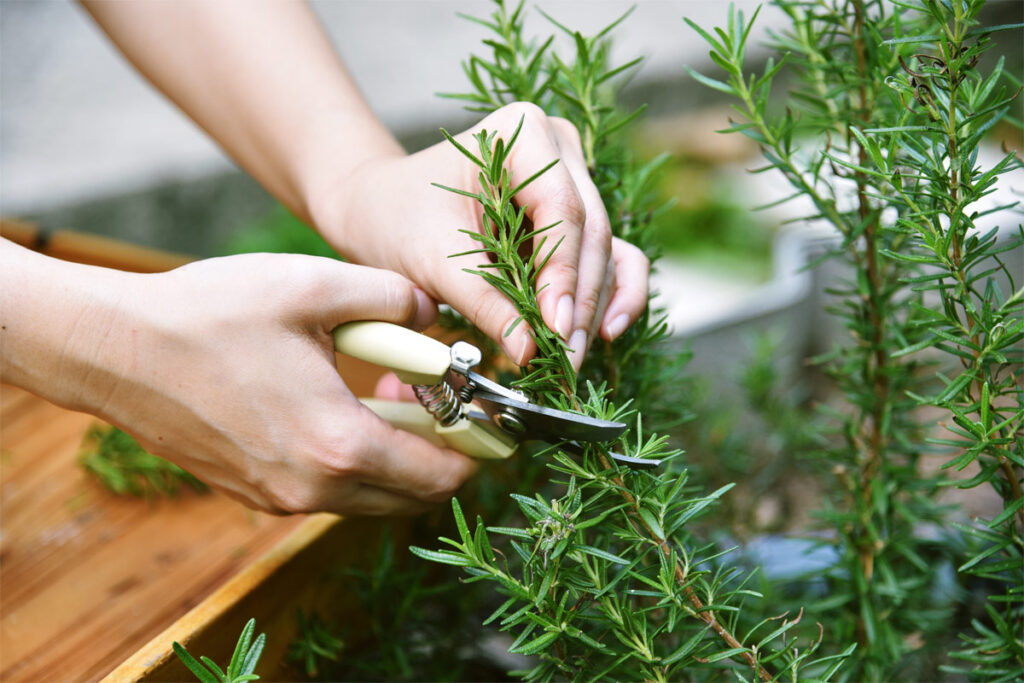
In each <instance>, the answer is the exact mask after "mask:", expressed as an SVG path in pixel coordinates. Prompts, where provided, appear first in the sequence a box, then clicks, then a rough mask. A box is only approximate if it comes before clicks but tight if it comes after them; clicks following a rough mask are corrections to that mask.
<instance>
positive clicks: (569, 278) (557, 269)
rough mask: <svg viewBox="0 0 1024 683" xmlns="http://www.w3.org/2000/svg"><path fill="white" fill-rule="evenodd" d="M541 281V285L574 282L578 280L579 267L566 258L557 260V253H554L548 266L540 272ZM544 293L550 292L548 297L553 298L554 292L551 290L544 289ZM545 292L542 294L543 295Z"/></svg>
mask: <svg viewBox="0 0 1024 683" xmlns="http://www.w3.org/2000/svg"><path fill="white" fill-rule="evenodd" d="M540 275H541V280H542V283H543V284H547V283H550V282H569V283H572V282H576V280H577V279H578V278H579V265H578V264H577V263H576V262H575V261H572V260H570V259H568V258H562V259H559V258H558V252H557V251H556V252H555V256H554V257H552V259H551V260H550V261H548V264H547V265H546V266H544V270H543V271H541V273H540ZM545 292H550V294H548V296H554V292H552V291H551V288H550V287H549V288H546V289H545ZM545 292H542V294H543V293H545Z"/></svg>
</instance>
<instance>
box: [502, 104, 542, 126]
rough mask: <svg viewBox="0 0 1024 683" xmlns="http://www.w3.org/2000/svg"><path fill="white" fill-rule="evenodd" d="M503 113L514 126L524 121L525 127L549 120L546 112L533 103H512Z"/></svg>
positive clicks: (503, 109)
mask: <svg viewBox="0 0 1024 683" xmlns="http://www.w3.org/2000/svg"><path fill="white" fill-rule="evenodd" d="M502 112H504V113H505V115H506V116H508V117H509V118H510V119H511V123H512V125H517V124H518V123H519V120H520V119H522V120H523V126H524V127H525V126H533V125H536V124H541V123H543V122H545V121H546V120H547V119H548V115H547V114H546V113H545V112H544V110H543V109H541V108H540V107H539V106H537V105H536V104H534V103H532V102H512V103H511V104H507V105H505V107H503V108H502Z"/></svg>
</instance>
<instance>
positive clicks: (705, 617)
mask: <svg viewBox="0 0 1024 683" xmlns="http://www.w3.org/2000/svg"><path fill="white" fill-rule="evenodd" d="M598 458H599V460H600V462H601V465H602V466H603V467H604V468H605V469H606V470H610V469H612V465H611V463H610V462H609V461H608V458H607V456H606V455H605V454H604V453H601V454H599V455H598ZM612 481H613V482H614V483H615V484H616V485H617V486H618V487H619V491H620V493H621V494H622V497H623V498H624V499H625V500H626V502H627V503H629V506H630V509H629V516H630V519H631V521H632V522H633V524H634V528H635V527H636V525H639V526H640V527H642V528H643V529H644V530H645V531H646V532H647V533H646V535H647V536H648V537H649V538H650V539H651V540H653V541H654V542H655V543H656V544H657V545H658V547H659V548H660V549H661V552H662V554H663V555H664V556H665V557H667V558H668V559H669V560H671V559H672V546H671V545H670V544H669V542H668V540H667V539H666V538H664V537H662V536H661V535H660V534H658V533H657V532H655V531H654V530H653V529H652V528H651V527H650V526H649V525H648V524H647V523H646V522H645V521H644V520H643V517H641V515H640V507H639V506H638V505H637V502H636V498H634V497H633V494H631V493H630V492H629V491H627V490H626V488H625V484H624V482H623V481H622V477H620V476H618V475H615V476H613V477H612ZM674 573H675V579H676V583H677V584H679V586H680V588H682V590H683V594H684V595H685V596H686V599H687V600H688V601H689V602H690V605H692V606H693V609H694V615H695V616H696V617H697V618H698V619H700V620H701V621H702V622H704V623H705V624H706V625H707V626H708V627H709V628H711V630H712V631H714V632H715V633H716V634H717V635H718V637H719V638H720V639H721V640H722V642H724V643H725V644H726V645H728V646H729V649H734V648H742V647H743V644H742V643H740V641H739V640H737V639H736V636H734V635H733V634H732V632H730V631H729V629H728V628H726V627H725V626H724V625H723V624H722V623H721V622H720V621H718V618H717V617H716V616H715V613H714V611H712V610H709V609H706V606H705V605H704V602H703V601H702V600H701V599H700V596H698V595H697V594H696V593H695V592H694V590H693V589H692V588H690V586H689V585H687V583H686V571H685V570H684V569H683V567H682V566H681V565H680V564H679V561H678V560H677V561H676V563H675V572H674ZM741 656H742V657H743V659H744V661H746V663H747V664H748V665H749V666H750V668H752V669H753V670H754V671H755V672H756V673H757V675H758V677H759V678H760V679H761V680H763V681H771V680H773V677H772V675H771V673H769V671H768V670H767V669H766V668H764V667H763V666H761V664H760V663H759V662H758V661H757V657H755V656H754V653H752V652H750V651H749V650H748V651H747V652H744V653H743V654H742V655H741Z"/></svg>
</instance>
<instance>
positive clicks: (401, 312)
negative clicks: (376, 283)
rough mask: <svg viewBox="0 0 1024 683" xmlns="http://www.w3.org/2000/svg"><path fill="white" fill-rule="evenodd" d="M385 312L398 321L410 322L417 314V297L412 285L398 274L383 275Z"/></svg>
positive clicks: (386, 272) (386, 273) (384, 273)
mask: <svg viewBox="0 0 1024 683" xmlns="http://www.w3.org/2000/svg"><path fill="white" fill-rule="evenodd" d="M381 275H382V276H383V279H382V281H381V284H382V287H383V290H382V294H383V297H384V311H385V312H386V313H387V314H389V315H390V316H393V317H394V319H396V320H408V319H409V318H411V317H413V316H414V315H415V314H416V296H415V294H413V291H412V284H411V283H410V282H409V281H408V280H406V279H405V278H404V277H402V276H401V275H399V274H397V273H392V272H388V271H384V272H382V273H381Z"/></svg>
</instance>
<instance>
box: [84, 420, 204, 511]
mask: <svg viewBox="0 0 1024 683" xmlns="http://www.w3.org/2000/svg"><path fill="white" fill-rule="evenodd" d="M78 462H79V464H80V465H81V466H82V467H83V468H84V469H85V471H86V472H87V473H89V474H90V475H91V476H92V477H94V478H95V479H96V480H97V481H98V482H99V483H100V484H102V485H103V486H104V487H105V488H107V489H108V490H109V491H111V492H112V493H115V494H117V495H119V496H135V497H136V498H150V499H152V498H158V497H161V496H166V497H173V496H175V495H177V493H178V491H179V489H180V488H181V486H183V485H184V486H188V487H190V488H192V489H193V490H195V491H198V492H199V493H206V492H207V491H209V487H208V486H207V485H206V484H204V483H203V482H202V481H200V480H199V479H197V478H196V477H195V476H194V475H192V474H191V473H189V472H187V471H185V470H184V469H182V468H180V467H178V466H177V465H175V464H174V463H172V462H169V461H167V460H164V459H163V458H160V457H157V456H155V455H152V454H150V453H148V452H147V451H145V450H144V449H143V448H142V446H140V445H139V443H138V442H137V441H136V440H135V439H134V438H133V437H132V436H131V435H130V434H127V433H126V432H124V431H122V430H120V429H118V428H117V427H112V426H110V425H100V424H95V425H93V426H92V427H90V428H89V431H87V432H86V434H85V438H84V439H83V441H82V448H81V452H80V453H79V456H78Z"/></svg>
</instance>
